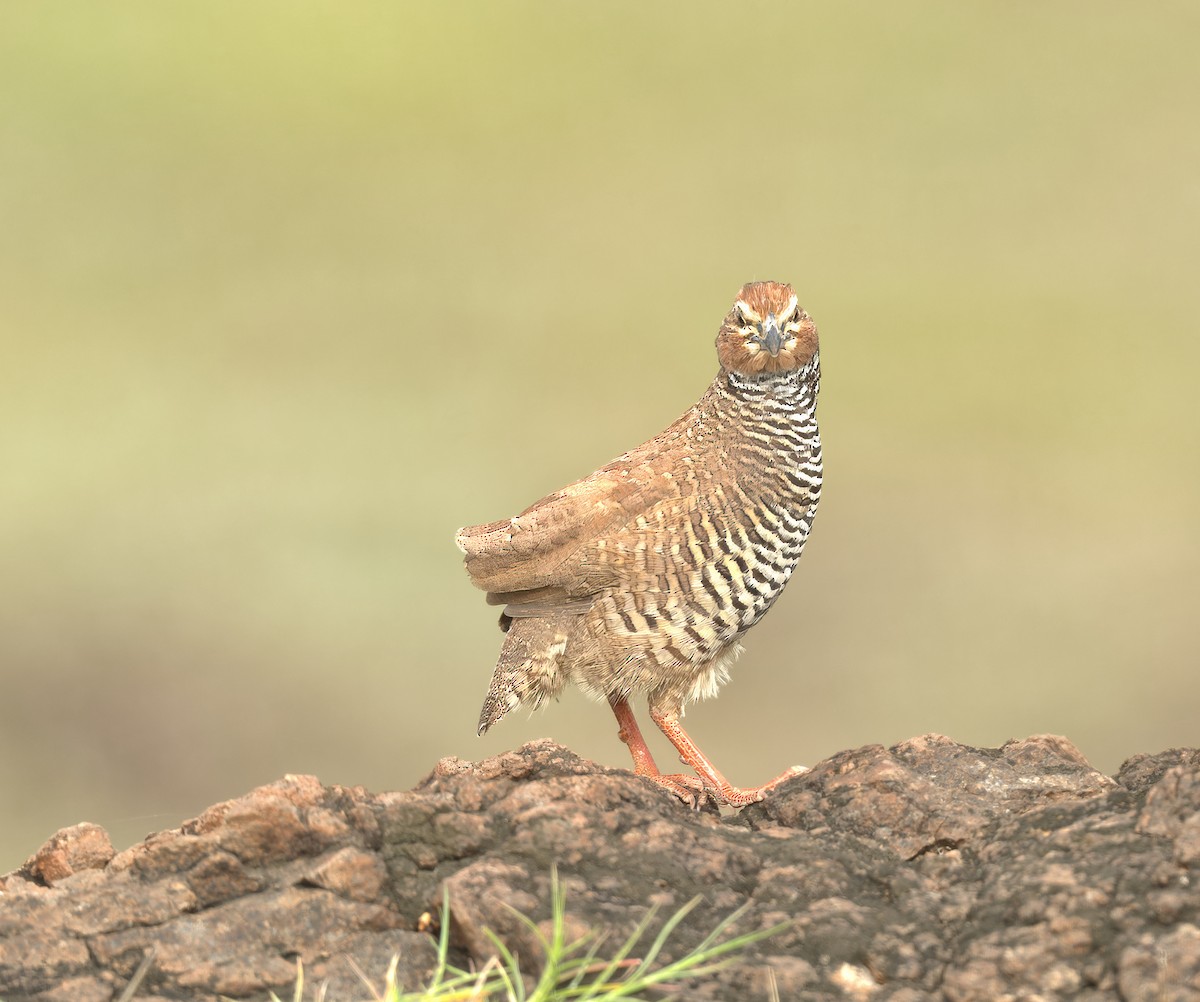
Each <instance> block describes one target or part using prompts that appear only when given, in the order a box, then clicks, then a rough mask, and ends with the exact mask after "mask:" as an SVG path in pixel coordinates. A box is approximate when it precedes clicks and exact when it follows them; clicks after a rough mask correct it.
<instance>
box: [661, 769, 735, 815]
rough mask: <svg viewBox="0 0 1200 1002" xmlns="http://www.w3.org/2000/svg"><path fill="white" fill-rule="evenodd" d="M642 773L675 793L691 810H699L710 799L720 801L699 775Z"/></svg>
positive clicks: (715, 801)
mask: <svg viewBox="0 0 1200 1002" xmlns="http://www.w3.org/2000/svg"><path fill="white" fill-rule="evenodd" d="M642 775H644V776H645V777H646V778H647V779H651V780H653V781H654V782H656V783H657V784H658V785H659V786H661V787H662V788H663V789H664V790H668V791H670V792H671V793H673V794H675V796H677V797H678V798H679V799H680V800H682V801H683V802H684V803H685V804H687V805H688V807H690V808H691V809H692V810H693V811H698V810H700V808H702V807H703V806H704V805H705V803H707V802H708V801H710V800H711V801H713V802H714V803H716V804H720V801H719V800H717V799H716V797H715V796H714V795H713V791H712V790H710V789H709V788H708V787H707V786H705V785H704V781H703V780H702V779H701V778H700V777H699V776H685V775H683V774H682V773H678V772H677V773H673V774H672V775H670V776H667V775H664V774H663V773H659V774H658V775H656V776H651V775H648V774H646V773H642Z"/></svg>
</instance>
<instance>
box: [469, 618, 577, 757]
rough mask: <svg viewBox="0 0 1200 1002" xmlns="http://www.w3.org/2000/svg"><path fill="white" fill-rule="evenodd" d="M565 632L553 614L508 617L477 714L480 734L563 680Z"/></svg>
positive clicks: (552, 693)
mask: <svg viewBox="0 0 1200 1002" xmlns="http://www.w3.org/2000/svg"><path fill="white" fill-rule="evenodd" d="M566 649H567V636H566V633H565V632H563V631H562V630H561V629H559V624H558V623H557V622H556V621H555V620H554V619H553V618H546V619H542V618H525V619H514V620H512V621H511V623H510V625H509V628H508V632H507V633H506V634H505V635H504V646H503V647H501V648H500V659H499V660H498V661H497V662H496V667H495V669H494V670H493V671H492V682H491V685H489V686H488V691H487V695H486V696H485V697H484V699H483V709H482V710H481V711H480V714H479V731H478V733H479V734H484V733H486V732H487V730H488V728H489V727H491V726H492V725H493V724H494V723H496V722H497V721H498V720H500V718H501V717H503V716H504V715H505V714H506V713H508V712H509V711H510V710H512V709H515V708H516V707H517V706H520V705H521V704H522V703H524V704H525V705H526V706H530V707H534V708H536V707H537V706H539V705H540V704H541V702H542V700H544V699H545V698H546V697H547V696H557V695H558V694H559V692H561V691H562V687H563V685H564V684H565V683H566V677H565V674H564V672H563V670H562V659H563V655H564V654H565V653H566Z"/></svg>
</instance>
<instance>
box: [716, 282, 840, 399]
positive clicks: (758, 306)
mask: <svg viewBox="0 0 1200 1002" xmlns="http://www.w3.org/2000/svg"><path fill="white" fill-rule="evenodd" d="M816 353H817V325H816V324H814V323H813V322H812V319H811V318H810V317H809V315H808V314H807V313H805V312H804V311H803V310H802V309H801V308H800V306H799V304H798V303H797V302H796V293H795V292H793V291H792V287H791V286H790V285H785V284H783V283H782V282H750V283H748V284H746V285H743V286H742V291H741V292H739V293H738V297H737V300H736V301H735V302H734V304H733V309H732V310H730V311H729V315H728V316H727V317H726V318H725V322H724V323H723V324H721V329H720V331H718V332H717V358H718V359H719V360H720V362H721V367H722V368H724V369H727V370H729V371H730V372H738V373H741V374H742V375H745V376H756V375H760V374H762V373H767V372H790V371H792V370H793V369H800V368H803V367H804V366H806V365H808V363H809V362H810V361H812V358H813V356H814V355H816Z"/></svg>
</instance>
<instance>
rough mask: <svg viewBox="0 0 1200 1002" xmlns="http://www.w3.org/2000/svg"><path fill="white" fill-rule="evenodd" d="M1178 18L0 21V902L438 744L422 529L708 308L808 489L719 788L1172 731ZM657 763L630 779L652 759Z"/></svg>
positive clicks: (1192, 96)
mask: <svg viewBox="0 0 1200 1002" xmlns="http://www.w3.org/2000/svg"><path fill="white" fill-rule="evenodd" d="M1197 37H1200V14H1198V13H1197V8H1196V7H1195V5H1194V4H1185V3H1179V4H1171V3H1163V4H1158V5H1155V6H1154V7H1152V8H1148V7H1138V6H1136V5H1126V4H1116V3H1100V4H1096V3H1083V2H1077V3H1047V4H1038V5H1030V4H1024V5H1013V4H1011V3H1003V2H998V0H997V2H985V3H974V4H969V5H964V4H961V3H951V2H946V3H917V4H906V5H899V6H895V5H882V4H876V3H844V4H836V5H834V4H809V3H802V4H783V3H779V4H764V3H749V4H738V5H733V4H719V3H654V4H643V3H632V2H615V3H603V4H583V3H554V2H544V3H505V4H484V3H478V4H457V3H438V4H403V3H396V4H386V5H385V4H365V3H340V4H332V3H330V4H323V5H316V4H306V3H292V2H287V3H284V2H277V3H268V2H264V3H255V4H243V3H232V2H214V3H203V4H200V3H196V4H163V3H159V2H155V3H130V4H120V5H107V4H105V5H100V4H93V3H90V2H89V3H63V4H55V5H46V4H20V5H18V4H9V5H6V7H5V9H4V26H3V30H2V31H0V324H2V332H0V339H2V351H0V671H2V680H0V701H2V707H0V819H2V822H3V823H2V824H0V871H3V870H4V869H7V868H9V867H11V866H15V865H17V864H19V863H20V861H21V860H22V859H23V858H24V856H25V855H26V853H28V852H29V851H31V850H33V849H34V848H36V846H37V844H38V843H39V842H40V841H41V839H43V838H44V837H46V836H48V835H49V834H50V833H51V832H52V831H54V830H55V829H56V828H58V827H59V826H62V825H66V824H71V823H74V822H77V821H81V820H93V821H97V822H100V823H102V824H104V825H106V826H107V827H109V828H110V830H111V831H112V833H113V835H114V839H115V841H116V842H117V843H118V845H120V846H123V845H127V844H129V843H130V842H132V841H133V840H135V839H137V838H140V837H141V836H142V835H144V834H145V833H146V832H148V831H151V830H155V829H159V828H164V827H169V826H172V825H175V824H177V823H178V822H179V821H180V820H182V819H183V818H185V817H187V816H190V815H193V814H195V813H197V812H198V811H200V810H201V809H202V808H204V807H205V806H206V805H208V804H209V803H211V802H213V801H216V800H219V799H224V798H227V797H230V796H234V795H237V794H239V793H241V792H243V791H244V790H246V789H248V788H249V787H250V786H252V785H254V784H258V783H262V782H267V781H270V780H272V779H274V778H277V777H278V776H280V775H281V774H283V773H285V772H313V773H316V774H317V775H319V776H320V777H321V779H322V780H324V781H326V782H337V783H343V784H364V785H366V786H368V787H371V788H374V789H389V788H391V789H399V788H405V787H407V786H410V785H411V784H413V783H414V782H415V781H416V780H418V779H419V778H420V777H421V776H422V775H424V774H425V773H426V772H428V770H429V769H430V768H431V767H432V766H433V764H434V763H435V762H436V760H437V759H438V758H439V757H441V756H444V755H461V756H470V757H480V756H484V755H489V754H494V753H496V752H499V751H501V750H503V749H506V748H510V747H515V746H517V745H519V744H520V743H522V742H524V741H526V740H529V739H531V738H535V737H540V736H549V737H553V738H555V739H557V740H559V741H561V742H564V743H566V744H568V745H570V746H571V747H572V748H574V749H575V750H576V751H578V752H579V753H581V754H583V755H586V756H590V757H593V758H596V759H598V760H600V761H603V762H606V763H611V764H614V765H624V764H625V763H626V762H627V757H626V753H625V749H624V748H623V747H622V746H621V744H620V743H619V742H618V741H617V739H616V733H615V731H616V727H615V725H614V722H613V720H612V719H611V715H610V714H609V712H608V710H607V708H606V707H604V706H597V705H595V704H593V703H590V702H588V701H587V700H586V699H585V698H584V697H582V696H581V695H579V694H578V693H571V694H570V695H568V696H567V697H566V698H564V699H563V700H562V702H561V703H559V704H557V705H554V706H552V707H550V708H549V710H548V711H547V712H544V713H540V714H537V715H534V716H532V717H530V715H529V714H527V713H525V712H519V713H517V714H514V715H513V716H512V717H510V718H509V719H506V720H505V721H504V722H503V723H502V724H501V725H499V726H498V727H496V728H495V729H494V730H493V731H492V732H491V733H490V734H489V735H488V736H487V738H486V739H484V740H480V739H477V738H476V737H475V733H474V729H475V721H476V716H477V713H478V709H479V704H480V701H481V699H482V697H483V693H484V690H485V688H486V685H487V680H488V675H489V672H490V669H491V665H492V661H493V658H494V657H495V654H496V651H497V649H498V647H499V643H500V634H499V633H498V631H497V630H496V629H495V610H494V609H489V608H487V607H486V606H485V605H484V603H483V600H482V596H481V595H479V594H478V593H476V592H475V591H473V589H472V588H471V587H470V585H469V583H468V581H467V579H466V576H465V575H464V573H463V572H462V569H461V566H460V562H459V555H458V553H457V551H456V550H455V548H454V545H453V542H452V537H453V532H454V530H455V528H456V527H457V526H459V525H460V524H463V523H466V522H475V521H485V520H490V519H493V518H499V517H503V516H508V515H511V514H513V513H515V512H516V511H517V510H519V509H520V508H522V507H524V506H525V505H526V504H527V503H529V502H530V501H532V500H533V499H535V498H536V497H538V496H540V495H541V494H543V493H545V492H547V491H549V490H551V489H553V488H556V487H558V486H560V485H561V484H563V483H565V482H567V481H568V480H571V479H574V478H576V477H578V476H581V475H583V474H586V473H588V472H589V471H591V470H592V469H594V468H595V467H596V466H598V465H600V464H602V463H604V462H606V461H608V460H609V459H610V458H612V457H613V456H614V455H616V454H618V453H620V452H622V451H623V450H624V449H626V448H628V447H630V446H632V445H635V444H637V443H638V442H641V441H642V440H643V439H645V438H646V437H648V436H649V435H651V434H653V433H655V432H656V431H658V430H659V429H660V428H661V427H663V426H664V425H666V424H667V423H668V422H669V421H671V420H673V419H674V418H675V417H677V416H678V414H679V413H681V412H682V411H683V410H684V409H685V408H686V407H687V406H688V405H689V404H690V403H691V402H692V401H693V400H694V399H695V398H696V397H697V396H698V395H699V394H700V392H701V391H702V390H703V389H704V387H705V386H706V385H707V383H708V381H709V380H710V379H711V377H712V374H713V372H714V371H715V358H714V354H713V351H712V338H713V335H714V334H715V332H716V328H717V326H718V324H719V322H720V320H721V317H722V316H723V315H724V313H725V311H726V310H727V309H728V307H729V304H730V302H731V300H732V296H733V294H734V293H735V292H736V290H737V288H738V286H739V285H740V284H741V283H742V282H744V281H747V280H750V279H756V278H773V279H780V280H785V281H791V282H793V283H794V284H795V286H796V288H797V290H798V292H799V294H800V299H801V302H802V304H803V305H804V306H805V307H806V308H807V309H808V310H809V311H810V312H811V314H812V315H813V317H814V318H815V319H816V321H817V323H818V325H819V327H820V330H821V335H822V338H823V350H822V361H823V364H824V369H825V380H824V383H823V386H822V394H823V395H822V400H821V407H820V418H821V424H822V429H823V432H824V439H825V447H826V457H827V468H826V477H827V479H826V484H827V489H826V491H825V495H824V500H823V502H822V509H821V512H820V514H819V516H818V518H817V522H816V526H815V529H814V534H813V537H812V539H811V542H810V544H809V548H808V550H807V552H806V553H805V556H804V559H803V561H802V562H801V566H800V569H799V571H798V573H797V576H796V578H795V579H794V580H793V583H792V586H791V587H790V588H789V589H788V592H787V593H786V595H785V596H784V597H783V599H782V600H781V601H780V602H779V604H778V605H777V606H776V608H775V611H774V612H773V613H772V615H771V616H769V617H768V618H767V620H766V621H765V622H764V624H763V625H762V626H761V627H759V628H758V629H757V630H756V631H755V632H754V633H753V634H751V636H750V638H749V643H748V652H747V653H746V655H745V656H744V657H743V658H742V659H741V661H739V662H738V664H737V665H736V666H735V670H734V673H733V681H732V683H731V684H730V685H729V686H728V687H726V689H725V690H724V692H723V694H722V696H721V698H720V699H719V700H717V701H716V702H715V703H706V704H701V705H699V706H696V707H694V708H693V709H692V712H691V713H690V714H689V716H688V722H689V725H690V726H691V727H692V729H693V733H694V735H695V736H696V738H697V740H698V741H699V742H700V743H701V745H702V747H704V748H705V749H706V750H707V751H708V753H709V754H710V755H711V756H712V757H713V758H714V760H715V761H716V762H717V763H718V764H719V765H720V766H721V767H722V768H723V769H724V770H725V771H726V772H727V774H728V775H729V776H730V777H731V778H732V779H733V780H734V781H735V782H741V783H754V782H757V781H761V780H764V779H766V778H767V777H768V776H770V775H773V774H774V773H775V772H777V771H778V770H779V769H781V768H782V767H784V766H786V765H788V764H791V763H793V762H806V763H812V762H814V761H817V760H819V759H820V758H822V757H824V756H827V755H829V754H832V753H834V752H837V751H839V750H841V749H843V748H847V747H851V746H856V745H859V744H862V743H867V742H883V743H891V742H895V741H898V740H902V739H904V738H907V737H910V736H913V735H916V734H920V733H923V732H927V731H940V732H944V733H946V734H949V735H951V736H952V737H954V738H956V739H959V740H962V741H967V742H973V743H980V744H997V743H1000V742H1002V741H1004V740H1005V739H1007V738H1009V737H1012V736H1024V735H1027V734H1030V733H1036V732H1046V731H1050V732H1057V733H1061V734H1065V735H1067V736H1068V737H1070V738H1071V739H1072V740H1074V741H1075V742H1076V743H1077V744H1078V745H1079V746H1080V747H1081V748H1082V749H1083V751H1084V752H1085V753H1086V754H1087V755H1088V756H1089V757H1090V758H1091V759H1092V761H1093V762H1094V763H1095V764H1096V765H1098V766H1099V767H1101V768H1103V769H1107V770H1112V769H1115V768H1116V766H1117V765H1118V764H1119V763H1120V762H1121V760H1122V759H1123V758H1124V757H1126V756H1128V755H1131V754H1133V753H1135V752H1139V751H1143V750H1157V749H1161V748H1163V747H1166V746H1169V745H1173V744H1188V743H1192V744H1194V743H1195V742H1196V741H1197V733H1198V727H1197V703H1198V697H1200V681H1198V680H1197V653H1198V648H1200V644H1198V642H1197V619H1198V615H1197V604H1198V601H1200V587H1198V586H1200V581H1198V578H1200V573H1198V572H1200V531H1198V528H1197V524H1198V514H1197V513H1198V510H1200V402H1198V394H1200V390H1198V387H1197V381H1198V375H1200V338H1198V337H1197V322H1198V320H1197V318H1200V280H1198V279H1197V270H1198V261H1200V254H1198V252H1200V126H1198V125H1197V122H1198V121H1200V114H1198V112H1200V100H1198V99H1197V97H1196V95H1200V62H1198V61H1197V60H1196V58H1195V39H1196V38H1197ZM655 747H656V748H661V749H663V750H662V758H663V760H670V758H671V756H670V755H669V754H668V753H667V752H666V750H665V742H662V741H659V742H657V743H656V745H655Z"/></svg>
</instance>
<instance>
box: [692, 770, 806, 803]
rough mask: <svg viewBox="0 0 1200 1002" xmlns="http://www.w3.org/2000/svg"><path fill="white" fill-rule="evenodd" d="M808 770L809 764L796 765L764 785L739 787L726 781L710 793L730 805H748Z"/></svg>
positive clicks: (762, 798) (718, 800) (763, 798)
mask: <svg viewBox="0 0 1200 1002" xmlns="http://www.w3.org/2000/svg"><path fill="white" fill-rule="evenodd" d="M806 772H808V767H807V766H803V765H794V766H792V767H791V768H790V769H787V770H785V771H784V772H781V773H780V774H779V775H778V776H776V777H775V778H774V779H772V780H769V781H768V782H766V783H763V784H762V786H751V787H739V786H733V785H731V784H729V783H724V784H722V785H721V786H720V787H719V788H717V789H714V790H710V791H709V793H710V795H711V796H712V797H713V799H715V800H716V801H717V802H718V803H721V804H728V805H729V806H730V807H746V806H747V805H749V804H757V803H760V802H761V801H763V800H765V799H766V797H767V794H768V793H770V792H771V791H772V790H774V789H775V787H777V786H778V785H779V784H780V783H784V782H786V781H787V780H789V779H791V778H792V777H793V776H803V775H804V774H805V773H806Z"/></svg>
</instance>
